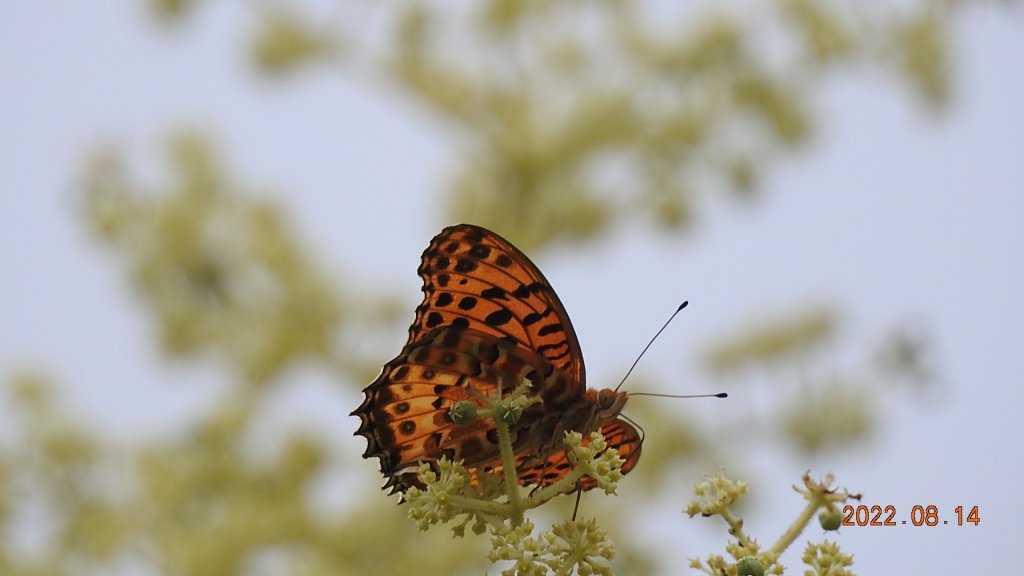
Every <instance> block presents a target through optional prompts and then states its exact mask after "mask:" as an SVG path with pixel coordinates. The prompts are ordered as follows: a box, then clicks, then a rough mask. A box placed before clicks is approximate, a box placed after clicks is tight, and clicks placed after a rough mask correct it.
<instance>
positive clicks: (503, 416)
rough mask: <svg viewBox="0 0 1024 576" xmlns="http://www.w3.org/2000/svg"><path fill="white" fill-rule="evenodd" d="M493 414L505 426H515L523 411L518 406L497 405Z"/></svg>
mask: <svg viewBox="0 0 1024 576" xmlns="http://www.w3.org/2000/svg"><path fill="white" fill-rule="evenodd" d="M495 412H496V413H497V415H498V418H499V419H500V420H501V421H502V422H504V423H506V424H515V423H516V422H518V421H519V417H520V416H522V415H523V409H522V408H520V407H519V406H507V405H505V404H500V405H498V407H497V409H496V410H495Z"/></svg>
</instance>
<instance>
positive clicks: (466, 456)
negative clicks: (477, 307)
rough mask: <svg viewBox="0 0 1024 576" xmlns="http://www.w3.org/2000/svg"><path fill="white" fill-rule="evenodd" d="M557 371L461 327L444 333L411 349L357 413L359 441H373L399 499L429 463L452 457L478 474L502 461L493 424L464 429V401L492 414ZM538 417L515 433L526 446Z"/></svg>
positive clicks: (369, 452) (529, 415) (525, 419)
mask: <svg viewBox="0 0 1024 576" xmlns="http://www.w3.org/2000/svg"><path fill="white" fill-rule="evenodd" d="M550 370H551V368H550V365H549V364H548V362H547V361H546V360H545V359H544V358H543V357H541V356H539V355H537V354H535V353H532V352H530V351H529V350H526V349H525V348H521V347H518V346H516V345H515V344H514V343H512V342H509V341H507V340H498V339H495V338H494V337H493V336H491V335H489V334H483V333H481V332H476V331H474V330H471V329H465V328H458V327H455V326H442V327H441V328H437V329H435V330H433V331H431V332H430V333H429V334H427V336H425V337H424V338H421V339H419V340H417V341H416V342H414V343H412V344H409V345H407V346H406V347H405V348H404V349H403V350H402V352H401V353H400V354H399V355H398V356H397V357H395V359H394V360H392V361H391V362H388V363H387V364H386V365H385V366H384V369H383V371H382V372H381V374H380V376H378V377H377V379H376V380H375V381H374V382H373V383H372V384H370V385H369V386H368V387H367V388H366V390H364V393H365V397H364V399H363V403H362V404H361V405H360V406H359V407H358V408H356V410H355V411H353V414H355V415H357V416H359V418H360V426H359V429H358V430H357V431H356V433H357V434H360V435H362V436H364V437H366V439H367V448H366V452H365V453H364V454H363V457H364V458H370V457H377V458H379V459H380V465H381V472H382V473H383V474H384V476H385V477H387V478H388V483H387V485H386V486H385V488H392V489H393V491H396V490H397V491H404V490H405V489H406V488H408V486H410V485H415V484H416V481H415V472H416V469H417V468H418V466H419V464H420V463H421V462H434V461H437V460H439V459H440V458H441V457H447V458H448V459H450V460H462V461H463V463H464V464H465V465H466V466H467V467H469V468H472V467H475V466H477V465H482V463H485V462H489V461H492V460H495V459H499V454H500V450H499V448H498V438H497V430H496V429H495V427H494V423H493V421H491V420H490V419H487V418H481V419H479V420H477V421H475V422H472V423H470V424H466V425H458V424H455V423H454V422H453V421H452V418H451V416H450V414H449V411H450V409H451V407H452V406H453V405H454V404H455V403H456V402H459V401H468V402H472V403H474V404H476V405H477V406H479V407H481V408H482V407H485V406H487V405H488V403H490V402H493V401H494V400H493V399H494V397H495V396H496V395H497V394H499V393H501V394H502V395H507V394H509V393H510V392H511V390H512V388H513V387H514V384H515V383H519V382H522V381H524V380H525V381H530V382H533V383H534V385H535V386H537V385H540V383H541V382H542V381H543V378H544V374H546V373H547V372H549V371H550ZM538 409H539V406H537V407H536V408H534V409H533V410H530V409H528V410H527V412H525V413H524V414H523V416H522V417H521V418H520V420H519V422H518V423H517V424H516V426H514V427H513V434H514V435H515V437H516V438H517V439H518V440H520V441H525V440H526V439H528V438H529V437H530V436H529V435H527V434H523V435H522V437H521V438H520V435H519V434H518V431H519V429H521V428H524V427H527V428H528V427H529V426H530V422H533V421H535V420H536V416H537V414H536V411H537V410H538Z"/></svg>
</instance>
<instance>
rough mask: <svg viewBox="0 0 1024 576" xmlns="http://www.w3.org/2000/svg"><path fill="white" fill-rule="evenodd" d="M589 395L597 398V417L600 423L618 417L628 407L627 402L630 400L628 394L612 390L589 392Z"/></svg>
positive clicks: (595, 402) (595, 399)
mask: <svg viewBox="0 0 1024 576" xmlns="http://www.w3.org/2000/svg"><path fill="white" fill-rule="evenodd" d="M587 395H593V396H596V398H594V405H595V406H596V410H595V416H597V421H598V422H603V421H605V420H610V419H612V418H614V417H616V416H618V415H619V413H620V412H622V409H623V408H624V407H625V406H626V401H627V400H629V395H628V394H626V393H625V392H617V391H615V390H612V389H611V388H604V389H601V390H596V391H595V390H587Z"/></svg>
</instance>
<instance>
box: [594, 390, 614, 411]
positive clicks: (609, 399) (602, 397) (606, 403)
mask: <svg viewBox="0 0 1024 576" xmlns="http://www.w3.org/2000/svg"><path fill="white" fill-rule="evenodd" d="M614 403H615V392H613V391H611V390H608V389H604V390H601V391H600V392H598V393H597V405H598V406H600V407H601V408H602V409H606V408H611V406H612V404H614Z"/></svg>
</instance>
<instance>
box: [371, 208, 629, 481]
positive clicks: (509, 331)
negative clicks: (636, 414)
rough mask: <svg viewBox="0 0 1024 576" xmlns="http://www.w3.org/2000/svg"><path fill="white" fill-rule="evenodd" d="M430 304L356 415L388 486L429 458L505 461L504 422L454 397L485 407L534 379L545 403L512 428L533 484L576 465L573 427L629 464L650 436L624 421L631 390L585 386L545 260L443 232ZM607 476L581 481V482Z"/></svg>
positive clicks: (476, 464)
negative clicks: (454, 410) (566, 440)
mask: <svg viewBox="0 0 1024 576" xmlns="http://www.w3.org/2000/svg"><path fill="white" fill-rule="evenodd" d="M418 272H419V275H420V277H421V278H423V303H421V304H420V305H419V307H417V308H416V319H415V320H414V321H413V323H412V326H410V327H409V339H408V341H407V342H406V344H405V347H404V348H403V349H402V351H401V353H399V354H398V356H396V357H395V358H394V359H393V360H391V361H390V362H388V363H387V364H385V365H384V369H383V370H382V371H381V374H380V376H378V377H377V379H376V380H374V381H373V382H372V383H370V385H369V386H367V387H366V389H364V390H363V393H364V395H365V397H364V399H363V403H362V404H360V405H359V407H358V408H356V409H355V410H354V411H353V412H352V414H353V415H356V416H358V417H359V419H360V425H359V429H358V430H357V431H356V434H357V435H362V436H364V437H366V440H367V442H368V446H367V448H366V452H365V453H364V454H363V457H364V458H370V457H377V458H379V459H380V467H381V472H382V473H383V474H384V476H385V477H386V478H387V483H386V484H385V486H384V488H386V489H387V488H390V489H391V492H392V493H394V492H404V491H405V490H406V489H408V488H409V487H410V486H419V485H420V484H419V481H418V480H417V479H416V470H417V468H418V467H419V465H420V463H423V462H436V461H437V460H439V459H440V458H441V457H442V456H446V457H448V458H449V459H451V460H462V461H463V463H464V465H465V466H466V468H467V469H468V470H469V471H470V472H471V473H472V474H473V475H474V477H475V476H476V475H477V474H478V473H480V472H484V473H495V472H499V471H501V469H502V465H501V456H500V452H499V447H498V439H497V429H496V428H495V427H494V425H493V422H492V421H491V420H490V419H487V418H479V419H477V420H475V421H473V422H472V423H470V424H468V425H458V424H456V423H454V422H453V421H452V417H451V416H450V414H449V410H450V408H451V407H452V405H454V404H455V403H456V402H460V401H469V402H473V403H475V404H477V405H478V406H480V407H484V406H485V403H484V398H486V397H487V396H488V395H491V396H493V395H495V394H497V393H498V392H499V391H500V392H501V393H502V394H505V395H507V394H508V393H510V392H511V389H512V388H514V387H515V385H516V384H518V383H519V382H524V381H527V380H528V381H529V382H530V383H531V392H532V393H535V394H537V395H538V396H539V397H540V398H541V400H542V402H540V403H535V404H532V405H530V406H527V407H526V408H525V409H524V411H523V413H522V416H521V417H520V418H519V420H518V421H517V422H516V423H514V424H512V425H511V426H510V432H511V436H512V441H513V450H514V453H515V462H516V472H517V474H518V478H519V483H520V484H521V485H523V486H532V485H541V486H547V485H550V484H553V483H554V482H557V481H558V480H559V479H561V478H562V477H564V476H565V475H566V474H568V473H569V471H570V470H571V465H570V463H569V461H568V459H567V457H566V454H565V451H564V448H563V446H562V438H563V433H564V432H566V431H569V430H575V431H577V432H579V433H581V434H583V437H584V443H586V441H587V437H588V436H589V435H590V433H591V432H593V431H594V430H600V431H601V433H602V434H603V435H604V436H605V438H606V439H607V441H608V445H609V447H610V448H614V449H615V450H617V451H618V453H619V456H621V457H622V458H623V460H624V461H625V463H624V465H623V466H622V469H621V472H622V473H623V474H625V473H627V472H629V471H630V470H632V469H633V467H634V466H635V465H636V462H637V459H638V458H639V456H640V444H641V437H640V434H639V433H637V430H636V428H634V427H633V426H632V425H630V424H629V423H628V422H626V421H625V420H623V419H621V418H620V417H619V413H620V412H621V410H622V408H623V406H624V405H625V404H626V400H627V395H626V393H625V392H617V391H615V390H611V389H604V390H600V391H597V390H592V389H587V387H586V377H585V371H584V368H583V354H582V352H581V351H580V345H579V342H578V341H577V339H576V333H575V331H574V330H573V327H572V323H571V322H570V321H569V316H568V314H567V313H566V311H565V308H564V307H563V306H562V303H561V302H560V301H559V300H558V296H557V295H556V294H555V291H554V290H553V289H552V288H551V285H550V284H549V283H548V281H547V279H545V278H544V275H543V274H541V272H540V270H538V269H537V266H535V265H534V264H533V262H531V261H530V259H529V258H527V257H526V255H525V254H523V253H522V252H520V251H519V250H518V249H517V248H516V247H515V246H513V245H512V244H511V243H510V242H508V241H507V240H505V239H504V238H502V237H501V236H498V235H497V234H495V233H494V232H491V231H489V230H486V229H484V228H480V227H479V226H473V225H470V224H458V225H455V226H450V227H448V228H445V229H444V230H442V231H441V233H440V234H438V235H437V236H435V237H434V239H433V240H431V242H430V245H429V246H427V249H426V250H425V251H424V252H423V256H422V259H421V262H420V267H419V271H418ZM596 485H597V483H596V482H595V481H594V480H593V479H592V478H590V477H587V476H585V477H583V478H582V479H580V481H579V482H578V488H580V489H582V490H590V489H591V488H593V487H594V486H596Z"/></svg>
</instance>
